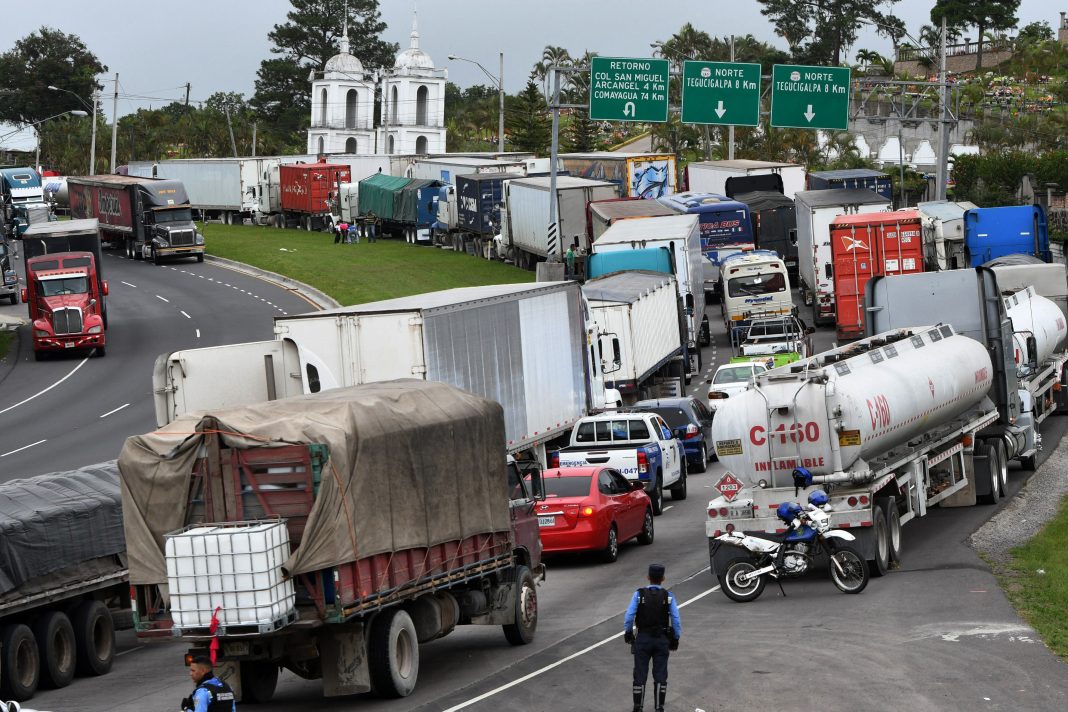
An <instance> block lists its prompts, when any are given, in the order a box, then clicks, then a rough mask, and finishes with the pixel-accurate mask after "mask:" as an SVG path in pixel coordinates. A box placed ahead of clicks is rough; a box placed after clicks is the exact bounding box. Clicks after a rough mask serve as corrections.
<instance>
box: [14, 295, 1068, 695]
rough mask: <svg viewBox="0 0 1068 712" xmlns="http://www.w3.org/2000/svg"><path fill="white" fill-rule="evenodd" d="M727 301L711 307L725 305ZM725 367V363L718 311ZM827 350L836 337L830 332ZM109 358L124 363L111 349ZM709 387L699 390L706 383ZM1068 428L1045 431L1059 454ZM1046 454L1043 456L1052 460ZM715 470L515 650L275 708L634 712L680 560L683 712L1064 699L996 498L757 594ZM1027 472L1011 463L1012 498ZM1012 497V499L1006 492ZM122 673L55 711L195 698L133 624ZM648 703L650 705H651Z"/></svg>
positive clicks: (557, 605) (426, 664)
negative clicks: (633, 633) (649, 625)
mask: <svg viewBox="0 0 1068 712" xmlns="http://www.w3.org/2000/svg"><path fill="white" fill-rule="evenodd" d="M715 311H716V308H715V306H713V307H711V308H710V310H709V314H710V315H712V314H713V313H715ZM713 329H714V332H715V333H716V341H717V345H716V349H715V350H716V353H717V356H716V357H713V349H712V348H709V349H706V351H705V358H706V364H707V367H708V368H709V369H713V368H714V366H715V364H716V363H717V362H722V361H725V360H727V357H728V356H729V349H728V348H727V347H726V341H725V338H724V335H723V333H722V328H721V327H718V324H717V323H716V321H715V320H713ZM815 336H816V341H817V344H816V346H817V349H818V350H819V349H825V348H826V347H828V346H829V345H830V342H831V340H832V338H833V334H832V333H831V332H829V331H820V332H817V334H816V335H815ZM108 358H111V356H110V353H109V355H108ZM705 388H707V387H706V386H703V384H699V383H696V382H695V383H694V384H693V386H692V390H693V391H694V392H698V393H703V392H704V390H705ZM1066 424H1068V418H1060V417H1055V418H1051V419H1049V420H1048V421H1047V422H1046V427H1045V428H1044V429H1043V431H1044V433H1045V435H1046V443H1047V447H1049V448H1052V447H1053V446H1054V444H1055V443H1056V442H1058V441H1059V439H1060V436H1061V435H1062V434H1063V431H1064V430H1065V426H1066ZM1044 456H1045V453H1044V454H1043V457H1044ZM722 472H723V469H722V467H721V466H719V465H718V463H716V464H714V465H712V466H711V467H709V471H708V472H707V473H705V474H694V475H692V476H691V479H690V482H689V498H688V499H686V500H684V501H681V502H678V501H671V500H668V502H667V504H668V505H669V508H668V509H667V511H666V512H665V513H664V515H663V516H661V517H658V518H657V519H656V541H655V543H654V544H653V545H652V546H638V545H636V544H634V543H629V544H627V545H625V546H623V547H622V550H621V553H620V558H619V560H618V561H617V562H616V563H614V564H602V563H598V562H596V561H595V560H594V559H592V558H588V557H580V556H575V557H567V558H562V559H551V560H549V575H548V580H547V581H546V582H545V583H544V584H543V585H542V586H541V587H540V589H539V610H540V618H539V624H538V632H537V637H536V639H535V641H534V643H532V644H531V645H529V646H525V647H520V648H513V647H511V646H509V645H508V644H507V643H506V642H505V640H504V636H503V635H502V633H501V630H500V629H499V628H498V627H476V626H469V627H464V628H460V629H458V630H457V631H456V632H455V633H453V634H452V635H450V636H447V637H446V638H443V639H441V640H438V641H434V642H432V643H428V644H425V645H423V646H420V655H421V660H420V673H419V686H418V688H417V689H416V690H415V692H414V693H413V694H412V696H410V697H408V698H406V699H403V700H388V701H387V700H378V699H374V698H372V697H370V696H358V697H353V698H334V699H325V698H323V697H322V693H321V687H320V683H319V682H318V681H305V680H302V679H300V678H298V677H296V676H295V675H293V674H291V673H289V672H287V671H284V672H283V673H282V675H281V677H280V679H279V686H278V692H277V693H276V695H275V699H274V701H272V702H271V703H270V704H267V705H259V706H257V709H261V710H264V712H274V711H278V712H281V711H283V710H285V711H289V710H293V709H301V710H350V709H351V710H356V709H367V710H383V711H388V712H400V711H401V710H420V711H425V712H432V711H433V712H438V711H441V710H449V711H453V710H475V711H487V712H488V711H491V710H492V711H498V710H509V711H511V710H515V711H516V712H535V711H545V712H559V711H560V710H624V709H629V708H630V669H631V657H630V655H629V654H628V648H627V647H626V646H625V645H624V643H623V642H622V636H621V631H622V624H623V623H622V622H623V611H624V609H625V608H626V604H627V602H628V601H629V598H630V595H631V593H632V592H633V590H634V589H635V588H637V587H638V586H640V585H642V583H643V578H644V575H645V571H646V567H647V566H648V564H649V563H651V562H654V561H656V562H660V563H663V564H665V565H666V566H667V572H668V585H670V586H671V587H672V588H673V590H674V591H675V595H676V596H677V598H678V600H679V601H680V602H681V603H682V605H683V608H682V611H681V613H682V621H683V629H684V633H683V639H682V645H681V648H680V650H679V651H678V652H677V653H675V654H673V655H672V657H671V668H670V684H669V696H668V708H669V709H673V710H687V711H689V710H705V711H706V712H711V711H712V710H763V709H788V710H794V709H820V710H828V711H832V710H855V709H876V710H881V709H890V708H894V709H909V710H916V711H920V710H967V711H968V712H975V711H976V710H1010V709H1011V710H1036V711H1038V710H1053V709H1064V708H1065V705H1066V704H1068V666H1066V665H1065V664H1064V663H1062V662H1060V661H1059V660H1058V659H1057V658H1056V657H1055V656H1053V655H1052V654H1051V653H1049V652H1048V651H1047V650H1046V648H1045V647H1044V646H1043V644H1042V643H1041V642H1040V641H1039V639H1038V638H1037V635H1036V634H1035V632H1034V631H1033V630H1031V629H1030V628H1029V627H1028V626H1026V624H1024V623H1023V622H1022V621H1021V620H1020V619H1019V617H1018V616H1016V614H1015V613H1014V611H1013V610H1012V608H1011V606H1010V605H1009V604H1008V602H1007V601H1006V599H1005V597H1004V596H1003V595H1002V593H1001V591H1000V590H999V589H998V587H997V583H996V581H995V579H994V577H993V575H992V574H991V573H990V571H989V569H988V567H987V566H986V565H985V564H984V563H983V562H982V561H981V560H980V559H979V558H978V557H977V556H976V554H975V553H974V552H973V551H972V550H971V549H970V548H969V547H968V546H967V544H966V543H965V542H966V540H967V537H968V535H969V534H970V533H971V532H973V531H974V530H975V529H977V528H978V527H979V526H980V525H981V524H982V523H983V522H984V521H985V520H986V519H987V518H989V517H990V516H991V515H992V514H993V513H994V512H995V511H996V510H997V509H998V508H997V507H988V506H976V507H970V508H964V509H945V510H943V509H936V510H934V511H933V512H932V513H931V514H930V515H929V516H928V517H926V518H925V519H922V520H917V521H914V522H911V523H909V524H907V525H906V526H905V527H904V530H903V545H904V561H903V564H902V566H901V567H900V568H898V569H895V570H893V571H891V572H890V573H889V574H888V575H887V576H885V577H884V578H881V579H873V580H872V581H871V583H870V584H869V586H868V588H867V590H866V591H864V592H863V593H862V594H861V595H859V596H846V595H843V594H841V593H839V592H838V590H837V589H836V588H835V587H834V585H833V584H832V583H831V582H830V580H829V579H828V578H827V576H826V574H825V573H816V574H813V575H812V576H810V577H808V578H806V579H803V580H800V581H788V582H786V583H785V584H784V586H785V590H786V594H787V597H786V598H783V597H782V596H781V595H780V594H779V591H778V587H776V586H773V585H769V586H768V588H767V589H766V590H765V592H764V595H763V596H762V597H761V598H760V599H759V600H757V601H756V602H753V603H750V604H737V603H733V602H731V601H729V600H728V599H727V598H726V597H725V596H724V595H723V594H722V593H721V592H720V591H719V590H717V588H716V586H717V583H718V582H717V581H716V580H715V579H713V577H712V576H711V575H710V574H709V572H708V543H707V539H706V538H705V535H704V518H705V508H706V506H707V502H708V500H709V499H710V498H711V496H712V494H711V493H712V485H713V484H714V483H715V482H716V480H717V479H718V478H719V476H720V475H721V474H722ZM1025 479H1026V474H1025V473H1022V472H1019V471H1017V470H1015V469H1014V470H1013V471H1011V472H1010V481H1011V484H1010V489H1011V491H1012V492H1013V493H1015V492H1016V491H1017V490H1018V489H1019V487H1020V486H1021V485H1022V484H1023V482H1024V481H1025ZM1005 501H1007V500H1002V502H1003V503H1004V502H1005ZM120 643H121V651H120V653H119V657H118V658H117V659H116V661H115V666H114V669H113V671H112V673H111V674H110V675H109V676H105V677H102V678H89V679H81V680H77V681H76V682H75V683H74V684H73V685H71V686H70V687H68V688H65V689H63V690H55V691H49V690H46V691H42V692H40V693H38V695H37V697H36V698H35V699H34V700H33V705H34V706H35V707H36V708H39V709H46V710H55V711H57V712H58V711H59V710H82V709H85V710H88V709H107V710H109V711H110V712H135V711H137V712H141V711H145V710H161V711H163V710H174V709H176V708H177V707H176V706H177V701H178V700H180V699H181V698H182V697H184V696H186V695H187V694H189V691H190V690H189V689H188V688H189V684H188V678H187V675H186V671H185V668H184V667H183V665H182V654H183V653H184V652H185V646H182V645H181V644H177V643H173V642H170V643H167V642H161V643H155V644H151V645H142V644H141V643H139V642H137V641H136V639H135V638H134V637H133V635H132V634H130V633H129V632H124V633H121V634H120ZM651 708H652V704H647V705H646V709H651Z"/></svg>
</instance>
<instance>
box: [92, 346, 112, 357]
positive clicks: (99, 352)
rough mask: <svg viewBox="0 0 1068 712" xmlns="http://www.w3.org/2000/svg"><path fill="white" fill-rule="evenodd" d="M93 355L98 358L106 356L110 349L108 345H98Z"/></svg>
mask: <svg viewBox="0 0 1068 712" xmlns="http://www.w3.org/2000/svg"><path fill="white" fill-rule="evenodd" d="M93 355H94V356H96V357H97V358H104V357H105V356H107V355H108V349H107V347H106V346H97V347H96V348H94V349H93Z"/></svg>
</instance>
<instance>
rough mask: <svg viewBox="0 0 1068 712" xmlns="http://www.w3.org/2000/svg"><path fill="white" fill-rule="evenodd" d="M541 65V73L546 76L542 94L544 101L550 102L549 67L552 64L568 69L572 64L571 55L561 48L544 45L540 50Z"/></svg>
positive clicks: (551, 89)
mask: <svg viewBox="0 0 1068 712" xmlns="http://www.w3.org/2000/svg"><path fill="white" fill-rule="evenodd" d="M541 64H542V65H543V71H544V72H545V74H546V77H545V82H544V86H545V91H544V94H545V101H546V102H548V101H550V100H551V99H552V91H553V88H552V87H551V86H549V85H548V79H549V77H548V75H549V67H551V66H553V65H554V64H555V65H557V66H561V67H569V66H571V64H572V60H571V53H570V52H568V51H567V50H566V49H564V48H563V47H554V46H553V45H546V47H545V49H544V50H542V53H541ZM535 66H537V65H535ZM563 84H564V83H563V82H562V81H561V88H562V87H563Z"/></svg>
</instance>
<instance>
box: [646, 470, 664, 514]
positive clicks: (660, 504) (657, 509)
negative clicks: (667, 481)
mask: <svg viewBox="0 0 1068 712" xmlns="http://www.w3.org/2000/svg"><path fill="white" fill-rule="evenodd" d="M649 499H651V500H653V514H655V515H656V516H658V517H659V516H660V515H661V514H663V513H664V482H663V481H662V480H661V478H660V473H659V472H657V473H656V484H655V485H654V486H653V491H652V493H650V495H649Z"/></svg>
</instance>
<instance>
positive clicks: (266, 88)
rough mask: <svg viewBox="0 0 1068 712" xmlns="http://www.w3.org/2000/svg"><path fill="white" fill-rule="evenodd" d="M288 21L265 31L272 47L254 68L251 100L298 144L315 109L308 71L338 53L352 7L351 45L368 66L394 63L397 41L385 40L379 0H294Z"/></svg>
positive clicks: (267, 118) (265, 118) (281, 130)
mask: <svg viewBox="0 0 1068 712" xmlns="http://www.w3.org/2000/svg"><path fill="white" fill-rule="evenodd" d="M290 1H291V3H292V5H293V9H292V10H290V11H289V13H287V15H286V20H287V21H286V22H285V23H283V24H280V25H275V26H274V29H273V30H271V31H270V32H269V33H268V34H267V37H268V39H270V40H271V43H272V47H271V53H272V54H275V55H279V56H278V57H271V58H268V59H265V60H263V62H261V63H260V68H259V71H258V72H257V73H256V93H255V95H254V96H253V97H252V100H251V101H250V104H251V106H252V107H253V108H254V109H255V110H256V112H257V114H258V115H259V116H260V118H261V119H264V120H266V122H267V123H268V124H270V125H271V126H272V128H273V129H274V130H276V131H278V132H280V133H282V134H284V135H286V136H287V137H288V138H289V140H291V141H292V142H293V143H295V144H302V143H303V138H302V137H301V136H300V133H301V132H302V131H303V129H304V127H305V126H306V125H307V122H308V117H309V115H310V114H309V112H310V109H311V82H309V81H308V73H309V72H310V71H319V70H321V69H322V68H323V65H325V64H326V61H327V60H328V59H330V57H332V56H334V55H335V54H337V53H338V39H339V38H340V37H341V33H342V29H343V26H344V25H345V20H346V17H345V13H346V11H347V12H348V18H347V21H348V33H349V38H350V39H351V45H350V51H351V53H352V54H353V55H354V56H355V57H356V58H357V59H359V60H360V61H361V62H362V63H363V66H364V68H365V69H367V70H368V71H370V70H372V69H374V68H378V67H392V66H393V59H394V56H395V55H396V53H397V45H396V44H393V43H389V42H384V41H382V40H381V39H380V37H379V36H380V35H381V34H382V32H383V31H384V30H385V29H386V23H384V22H382V20H381V15H380V14H379V12H378V0H347V1H346V0H290Z"/></svg>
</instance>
